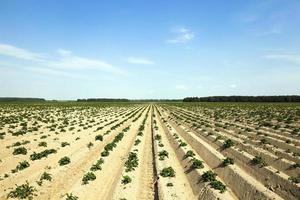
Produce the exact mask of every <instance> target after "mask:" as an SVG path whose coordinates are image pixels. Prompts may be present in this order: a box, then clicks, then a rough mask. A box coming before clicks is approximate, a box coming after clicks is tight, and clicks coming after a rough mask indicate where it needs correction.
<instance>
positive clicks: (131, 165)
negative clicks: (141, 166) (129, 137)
mask: <svg viewBox="0 0 300 200" xmlns="http://www.w3.org/2000/svg"><path fill="white" fill-rule="evenodd" d="M138 161H139V160H138V157H137V154H136V153H134V152H130V153H129V155H128V159H127V161H126V162H125V171H126V172H129V171H132V170H134V169H135V168H136V167H137V166H138Z"/></svg>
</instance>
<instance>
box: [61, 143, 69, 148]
mask: <svg viewBox="0 0 300 200" xmlns="http://www.w3.org/2000/svg"><path fill="white" fill-rule="evenodd" d="M68 145H69V146H70V143H69V142H62V143H61V144H60V146H61V147H65V146H68Z"/></svg>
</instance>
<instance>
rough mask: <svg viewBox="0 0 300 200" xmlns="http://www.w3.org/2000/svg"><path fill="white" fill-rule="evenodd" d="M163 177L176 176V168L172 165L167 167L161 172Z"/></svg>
mask: <svg viewBox="0 0 300 200" xmlns="http://www.w3.org/2000/svg"><path fill="white" fill-rule="evenodd" d="M160 175H161V176H162V177H175V170H174V169H173V168H172V167H166V168H164V169H163V170H162V171H161V172H160Z"/></svg>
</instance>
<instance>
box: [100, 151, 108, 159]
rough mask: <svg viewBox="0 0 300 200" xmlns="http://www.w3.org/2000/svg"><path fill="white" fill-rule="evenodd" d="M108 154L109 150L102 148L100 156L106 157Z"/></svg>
mask: <svg viewBox="0 0 300 200" xmlns="http://www.w3.org/2000/svg"><path fill="white" fill-rule="evenodd" d="M108 155H109V152H108V151H107V150H104V151H102V152H101V156H102V157H106V156H108Z"/></svg>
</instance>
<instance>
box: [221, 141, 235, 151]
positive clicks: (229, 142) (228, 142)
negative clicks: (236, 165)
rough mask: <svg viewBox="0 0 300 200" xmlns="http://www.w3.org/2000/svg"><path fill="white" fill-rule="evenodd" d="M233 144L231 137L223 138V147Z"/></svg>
mask: <svg viewBox="0 0 300 200" xmlns="http://www.w3.org/2000/svg"><path fill="white" fill-rule="evenodd" d="M232 146H234V142H233V141H232V140H231V139H228V140H225V142H224V143H223V147H224V148H225V149H227V148H230V147H232Z"/></svg>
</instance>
